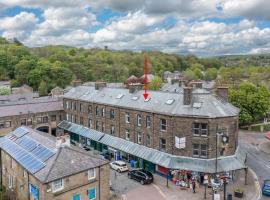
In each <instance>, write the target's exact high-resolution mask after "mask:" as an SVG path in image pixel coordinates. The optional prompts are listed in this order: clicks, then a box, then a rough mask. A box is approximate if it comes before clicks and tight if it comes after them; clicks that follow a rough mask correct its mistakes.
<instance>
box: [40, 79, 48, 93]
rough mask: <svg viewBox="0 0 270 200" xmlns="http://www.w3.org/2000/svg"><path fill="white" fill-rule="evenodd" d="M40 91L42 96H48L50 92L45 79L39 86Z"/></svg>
mask: <svg viewBox="0 0 270 200" xmlns="http://www.w3.org/2000/svg"><path fill="white" fill-rule="evenodd" d="M38 93H39V95H40V96H46V95H47V94H48V90H47V84H46V82H45V81H41V82H40V84H39V87H38Z"/></svg>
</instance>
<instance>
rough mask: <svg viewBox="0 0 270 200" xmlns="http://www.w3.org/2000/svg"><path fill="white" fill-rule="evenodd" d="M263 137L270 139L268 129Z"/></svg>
mask: <svg viewBox="0 0 270 200" xmlns="http://www.w3.org/2000/svg"><path fill="white" fill-rule="evenodd" d="M265 137H266V138H267V139H269V140H270V131H268V132H267V133H266V134H265Z"/></svg>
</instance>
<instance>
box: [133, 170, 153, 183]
mask: <svg viewBox="0 0 270 200" xmlns="http://www.w3.org/2000/svg"><path fill="white" fill-rule="evenodd" d="M128 178H130V179H134V180H136V181H138V182H140V183H141V184H142V185H144V184H149V183H152V182H153V180H154V177H153V174H152V173H151V172H148V171H146V170H143V169H136V170H132V171H129V172H128Z"/></svg>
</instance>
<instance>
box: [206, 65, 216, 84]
mask: <svg viewBox="0 0 270 200" xmlns="http://www.w3.org/2000/svg"><path fill="white" fill-rule="evenodd" d="M216 78H217V69H216V68H213V67H211V68H208V69H207V70H206V71H205V74H204V79H205V80H207V81H212V80H215V79H216Z"/></svg>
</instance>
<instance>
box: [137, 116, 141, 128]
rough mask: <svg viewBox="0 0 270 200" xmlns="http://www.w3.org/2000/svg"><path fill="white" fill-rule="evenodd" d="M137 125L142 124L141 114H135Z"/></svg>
mask: <svg viewBox="0 0 270 200" xmlns="http://www.w3.org/2000/svg"><path fill="white" fill-rule="evenodd" d="M137 126H142V115H140V114H138V115H137Z"/></svg>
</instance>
